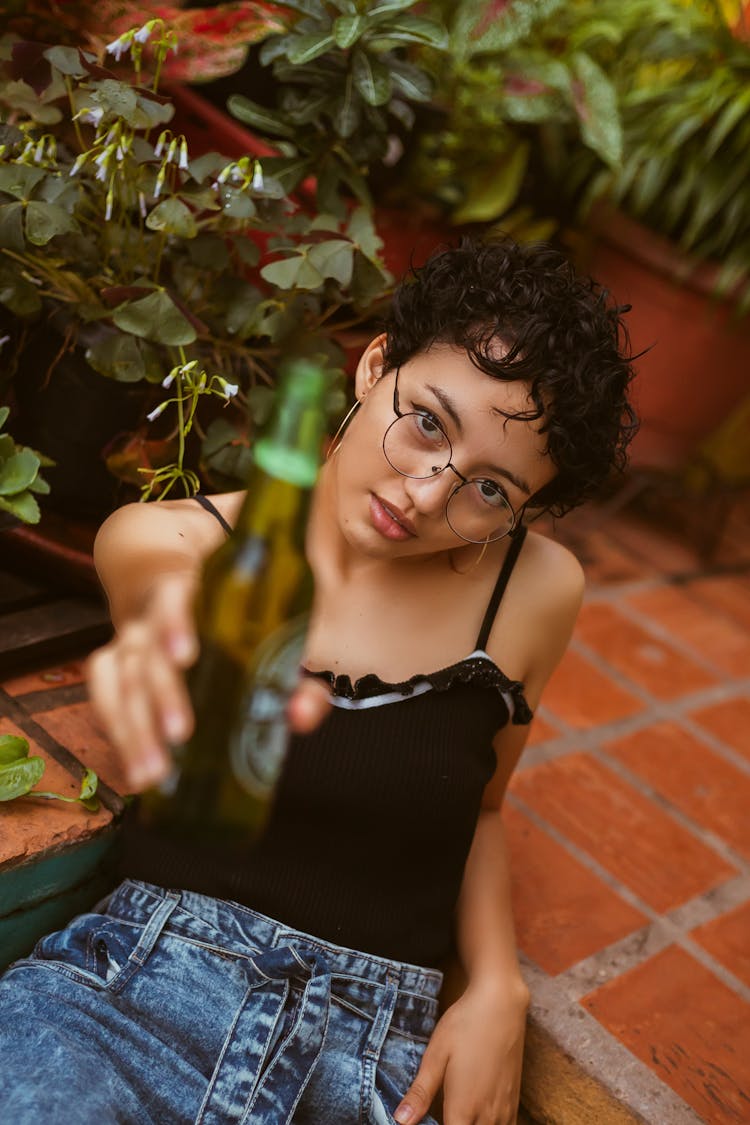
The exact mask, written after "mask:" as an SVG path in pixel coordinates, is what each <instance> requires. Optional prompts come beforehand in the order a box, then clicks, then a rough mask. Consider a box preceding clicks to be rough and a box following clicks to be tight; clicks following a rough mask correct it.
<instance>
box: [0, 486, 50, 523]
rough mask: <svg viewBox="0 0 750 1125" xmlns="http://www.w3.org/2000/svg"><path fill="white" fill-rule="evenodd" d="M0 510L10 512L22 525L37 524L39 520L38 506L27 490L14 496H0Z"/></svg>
mask: <svg viewBox="0 0 750 1125" xmlns="http://www.w3.org/2000/svg"><path fill="white" fill-rule="evenodd" d="M0 510H2V511H3V512H10V514H11V515H12V516H15V517H16V519H19V520H23V522H24V523H39V520H40V519H41V512H40V511H39V505H38V504H37V502H36V500H35V499H34V497H33V496H32V495H31V493H30V492H29V491H28V490H27V491H26V492H19V493H18V494H17V495H16V496H10V497H5V496H0Z"/></svg>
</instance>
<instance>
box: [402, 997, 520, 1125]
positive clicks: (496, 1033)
mask: <svg viewBox="0 0 750 1125" xmlns="http://www.w3.org/2000/svg"><path fill="white" fill-rule="evenodd" d="M527 1004H528V995H527V993H525V991H523V990H522V991H520V992H519V995H517V996H516V995H515V994H508V993H507V992H506V991H505V990H504V989H502V988H501V989H500V991H499V993H498V992H496V991H495V990H494V989H492V988H491V987H488V986H483V985H479V984H477V985H475V986H469V988H467V990H466V992H464V994H463V996H461V998H460V999H459V1000H457V1001H456V1002H455V1004H452V1005H451V1007H450V1008H448V1010H447V1011H446V1012H445V1014H444V1015H443V1016H442V1018H441V1019H440V1020H439V1021H438V1023H437V1025H436V1027H435V1030H434V1032H433V1034H432V1037H431V1039H430V1041H429V1043H428V1044H427V1049H426V1051H425V1053H424V1056H423V1058H422V1063H421V1066H420V1068H419V1071H418V1073H417V1076H416V1078H415V1079H414V1081H413V1082H412V1084H411V1086H410V1087H409V1090H408V1091H407V1093H406V1094H405V1096H404V1098H403V1099H402V1101H401V1104H400V1105H399V1107H398V1109H397V1110H396V1112H395V1114H394V1117H395V1120H396V1121H397V1122H399V1125H419V1122H421V1121H422V1120H423V1119H424V1117H425V1116H426V1115H427V1113H428V1112H429V1108H430V1105H431V1103H432V1101H433V1099H434V1098H435V1096H436V1094H437V1093H438V1091H439V1089H440V1088H441V1086H442V1088H443V1125H514V1123H515V1121H516V1116H517V1113H518V1100H519V1095H520V1088H521V1063H522V1060H523V1039H524V1029H525V1024H526V1008H527Z"/></svg>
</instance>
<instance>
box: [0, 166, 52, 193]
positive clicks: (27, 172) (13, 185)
mask: <svg viewBox="0 0 750 1125" xmlns="http://www.w3.org/2000/svg"><path fill="white" fill-rule="evenodd" d="M45 175H46V172H44V170H43V169H42V168H36V167H34V166H33V165H31V164H0V191H4V192H5V193H6V195H12V196H15V198H16V199H28V198H29V196H30V195H31V193H32V192H33V190H34V188H35V187H36V185H37V184H38V183H39V181H40V180H43V179H44V177H45Z"/></svg>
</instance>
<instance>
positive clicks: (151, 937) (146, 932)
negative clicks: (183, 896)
mask: <svg viewBox="0 0 750 1125" xmlns="http://www.w3.org/2000/svg"><path fill="white" fill-rule="evenodd" d="M176 905H177V896H176V895H172V894H170V895H169V896H168V897H167V898H165V899H164V900H163V902H162V903H161V904H160V905H159V907H158V908H157V909H156V910H155V911H154V913H153V914H152V916H151V917H150V919H149V920H148V922H147V923H146V924H145V925H140V924H139V925H134V924H133V923H129V922H125V921H122V920H121V919H119V918H116V917H112V916H110V915H106V914H81V915H79V916H78V917H77V918H74V919H73V921H72V922H71V923H70V924H69V925H68V926H66V927H65V929H64V930H57V931H56V932H55V933H52V934H48V935H47V936H46V937H43V938H41V939H40V941H38V942H37V944H36V946H35V947H34V950H33V952H32V954H31V956H30V957H29V958H28V960H27V961H26V962H25V964H27V965H32V966H33V965H46V966H48V967H50V968H52V969H56V970H57V971H58V972H61V973H63V974H64V975H66V976H68V977H71V978H73V979H75V980H78V981H79V982H80V983H82V984H87V985H89V986H91V987H92V988H99V989H107V990H109V991H111V992H120V991H121V990H122V988H124V986H125V985H126V984H127V982H128V981H129V980H130V979H131V977H132V976H133V975H134V974H135V973H136V972H138V970H139V969H140V968H141V967H142V966H143V965H144V964H145V963H146V961H147V959H148V957H149V955H150V953H151V952H152V950H153V948H154V946H155V944H156V942H157V940H158V938H159V935H160V934H161V931H162V930H163V928H164V926H165V925H166V923H167V920H168V918H169V916H170V914H171V913H172V911H173V910H174V908H175V906H176Z"/></svg>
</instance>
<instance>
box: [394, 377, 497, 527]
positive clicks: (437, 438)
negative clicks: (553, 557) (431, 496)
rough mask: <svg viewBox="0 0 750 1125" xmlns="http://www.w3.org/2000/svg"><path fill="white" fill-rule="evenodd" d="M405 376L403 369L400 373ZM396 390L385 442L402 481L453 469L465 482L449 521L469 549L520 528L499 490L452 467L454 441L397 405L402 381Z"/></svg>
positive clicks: (427, 417)
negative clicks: (393, 416) (391, 418)
mask: <svg viewBox="0 0 750 1125" xmlns="http://www.w3.org/2000/svg"><path fill="white" fill-rule="evenodd" d="M399 370H400V369H399ZM399 370H397V371H396V381H395V385H394V388H393V411H394V413H395V415H396V418H395V421H393V422H391V424H390V426H389V427H388V429H387V430H386V431H385V434H384V436H383V453H384V454H385V457H386V460H387V461H388V464H389V465H390V466H391V468H393V469H395V470H396V472H397V473H400V474H401V476H402V477H413V478H414V479H415V480H426V479H428V478H429V477H433V476H436V475H437V474H438V473H442V472H444V470H445V469H450V470H451V471H452V472H454V473H455V474H456V476H457V477H458V478H459V481H460V482H461V483H460V484H458V485H457V486H456V488H454V490H453V492H451V494H450V496H449V497H448V502H447V503H446V506H445V518H446V520H447V521H448V526H449V527H450V529H451V531H454V532H455V533H456V535H458V536H459V538H460V539H464V540H465V541H466V542H467V543H494V542H495V541H496V540H497V539H502V538H503V537H504V536H505V535H509V534H510V532H511V531H512V530H513V528H514V527H515V526H516V514H515V512H514V511H513V508H512V507H511V505H510V501H509V500H508V498H507V496H506V495H505V493H504V492H503V490H502V488H501V487H500V485H499V484H497V483H496V482H495V481H494V480H486V479H482V478H481V477H472V478H469V477H465V476H464V475H463V474H462V473H459V471H458V469H457V468H456V466H455V465H454V464H453V463H452V460H451V458H452V457H453V447H452V445H451V443H450V438H449V437H448V435H447V434H446V432H445V430H444V429H443V427H442V426H441V425H440V423H439V421H438V420H437V418H435V417H434V416H433V415H432V414H430V413H429V412H427V411H416V410H415V411H410V412H408V413H403V412H402V411H401V410H400V409H399V405H398V376H399Z"/></svg>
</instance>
